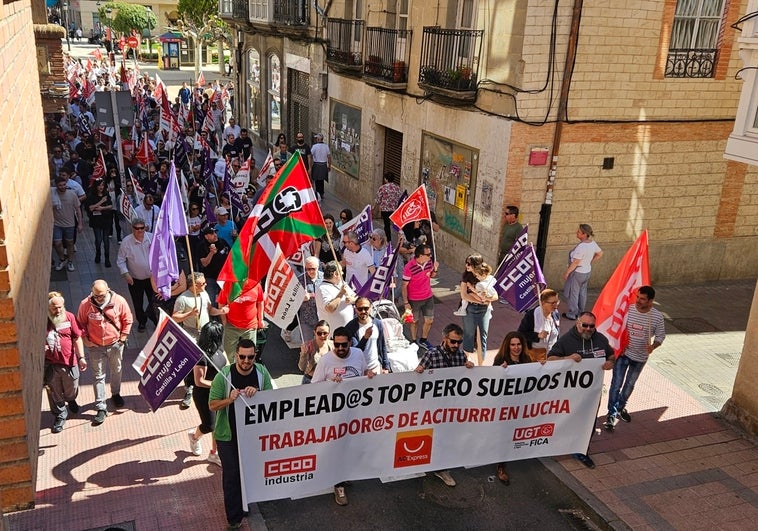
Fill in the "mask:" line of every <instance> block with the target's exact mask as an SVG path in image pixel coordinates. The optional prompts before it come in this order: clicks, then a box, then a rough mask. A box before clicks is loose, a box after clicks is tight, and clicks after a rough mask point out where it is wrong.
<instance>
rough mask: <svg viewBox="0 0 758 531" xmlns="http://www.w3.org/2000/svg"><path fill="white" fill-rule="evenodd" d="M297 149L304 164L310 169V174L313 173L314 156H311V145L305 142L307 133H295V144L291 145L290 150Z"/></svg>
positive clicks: (292, 151) (291, 151)
mask: <svg viewBox="0 0 758 531" xmlns="http://www.w3.org/2000/svg"><path fill="white" fill-rule="evenodd" d="M295 151H297V152H299V153H300V157H301V158H302V159H303V164H305V167H306V168H307V169H308V175H310V174H311V167H312V166H313V157H312V156H311V146H309V145H308V144H306V143H305V135H303V133H297V135H295V144H293V145H292V146H290V148H289V152H290V153H294V152H295Z"/></svg>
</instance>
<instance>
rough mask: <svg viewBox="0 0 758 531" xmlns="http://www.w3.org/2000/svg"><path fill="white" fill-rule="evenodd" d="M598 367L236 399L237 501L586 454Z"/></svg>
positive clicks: (391, 378)
mask: <svg viewBox="0 0 758 531" xmlns="http://www.w3.org/2000/svg"><path fill="white" fill-rule="evenodd" d="M602 362H603V360H594V359H593V360H582V361H581V362H580V363H576V362H574V361H573V360H566V361H551V362H548V363H545V364H539V363H528V364H523V365H513V366H510V367H508V368H507V369H503V368H502V367H476V368H474V369H466V368H463V367H455V368H449V369H436V370H430V371H426V372H425V373H423V374H418V373H416V372H403V373H391V374H386V375H380V376H376V377H374V378H372V379H368V378H363V377H359V378H349V379H346V380H343V381H342V382H339V383H335V382H322V383H318V384H311V385H302V386H297V387H288V388H286V389H280V390H276V391H265V392H261V393H256V394H255V396H253V397H252V398H250V399H247V400H246V401H245V402H247V405H246V404H245V402H243V401H242V400H238V401H236V402H235V407H236V410H235V417H236V419H237V422H236V425H237V438H238V441H239V449H240V465H241V466H240V469H241V472H242V482H243V485H242V487H243V491H244V492H245V493H246V496H245V497H246V501H247V502H248V503H253V502H257V501H264V500H273V499H279V498H289V497H292V498H297V497H303V496H308V495H312V494H316V493H321V492H323V491H324V490H326V489H331V488H332V486H333V485H335V484H337V483H339V482H341V481H349V480H361V479H369V478H380V477H390V476H393V477H397V476H410V475H412V474H417V473H421V472H427V471H435V470H443V469H448V468H454V467H459V466H465V467H472V466H480V465H484V464H489V463H497V462H502V461H512V460H519V459H527V458H532V457H546V456H552V455H562V454H570V453H575V452H580V453H585V452H586V451H587V447H588V445H589V439H590V436H591V434H592V431H593V427H594V423H595V416H596V413H597V408H598V404H599V401H600V395H601V390H602V385H603V371H602V368H601V367H602Z"/></svg>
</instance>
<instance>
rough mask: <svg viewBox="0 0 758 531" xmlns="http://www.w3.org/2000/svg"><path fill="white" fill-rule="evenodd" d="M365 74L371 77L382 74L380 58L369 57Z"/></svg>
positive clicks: (375, 56) (376, 56)
mask: <svg viewBox="0 0 758 531" xmlns="http://www.w3.org/2000/svg"><path fill="white" fill-rule="evenodd" d="M366 73H367V74H371V75H372V76H380V75H381V74H382V58H381V57H379V56H378V55H369V56H368V61H366Z"/></svg>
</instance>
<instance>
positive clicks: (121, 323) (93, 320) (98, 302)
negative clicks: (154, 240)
mask: <svg viewBox="0 0 758 531" xmlns="http://www.w3.org/2000/svg"><path fill="white" fill-rule="evenodd" d="M76 321H77V322H78V323H79V327H80V328H81V329H82V340H83V341H84V346H86V347H87V349H88V350H89V358H90V363H89V365H90V367H92V373H93V375H92V376H93V378H94V383H93V387H94V389H95V409H97V414H96V415H95V420H93V421H92V424H93V425H95V426H99V425H100V424H102V423H103V422H105V416H106V415H107V406H106V403H105V365H106V363H107V364H108V367H109V370H110V373H111V400H112V401H113V405H114V406H116V407H117V408H120V407H123V406H124V399H123V398H122V397H121V360H122V358H123V355H124V345H125V344H126V339H127V338H128V337H129V332H130V331H131V329H132V312H131V310H130V309H129V304H128V303H127V302H126V299H124V298H123V297H122V296H121V295H119V294H118V293H114V292H112V291H111V290H110V289H109V288H108V283H107V282H105V280H96V281H95V282H94V283H93V284H92V293H91V294H90V295H89V296H88V297H86V298H85V299H84V300H83V301H82V302H81V303H80V304H79V310H78V311H77V314H76Z"/></svg>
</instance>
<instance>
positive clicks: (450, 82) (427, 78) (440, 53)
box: [418, 26, 484, 99]
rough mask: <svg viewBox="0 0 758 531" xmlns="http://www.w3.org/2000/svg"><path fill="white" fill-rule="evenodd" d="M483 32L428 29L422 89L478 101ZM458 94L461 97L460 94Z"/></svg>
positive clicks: (423, 60) (422, 53)
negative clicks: (439, 91) (477, 92)
mask: <svg viewBox="0 0 758 531" xmlns="http://www.w3.org/2000/svg"><path fill="white" fill-rule="evenodd" d="M483 33H484V32H483V31H482V30H466V29H443V28H440V27H439V26H426V27H424V38H423V41H422V43H421V61H420V69H419V78H418V83H419V85H420V86H421V87H422V88H424V89H425V90H432V91H435V90H437V89H440V90H441V91H443V92H444V93H445V94H446V95H451V96H453V97H461V98H466V99H469V98H472V97H473V98H476V82H477V77H478V75H479V72H478V70H479V56H480V54H481V51H482V35H483ZM456 93H457V94H456Z"/></svg>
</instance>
